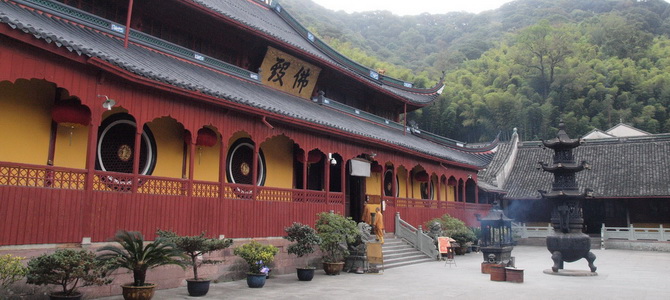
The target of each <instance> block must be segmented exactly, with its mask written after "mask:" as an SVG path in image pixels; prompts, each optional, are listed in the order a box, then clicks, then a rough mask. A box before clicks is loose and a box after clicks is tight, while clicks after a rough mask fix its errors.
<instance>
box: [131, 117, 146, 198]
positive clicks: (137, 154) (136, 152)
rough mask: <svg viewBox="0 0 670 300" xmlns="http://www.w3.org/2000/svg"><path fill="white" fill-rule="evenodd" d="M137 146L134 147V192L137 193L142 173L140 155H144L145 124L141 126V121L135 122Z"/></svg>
mask: <svg viewBox="0 0 670 300" xmlns="http://www.w3.org/2000/svg"><path fill="white" fill-rule="evenodd" d="M135 125H136V127H135V146H134V147H133V189H132V192H133V193H136V192H137V186H138V181H139V179H140V178H139V176H138V175H139V173H140V155H141V154H142V131H143V129H144V123H142V124H140V122H139V121H136V122H135Z"/></svg>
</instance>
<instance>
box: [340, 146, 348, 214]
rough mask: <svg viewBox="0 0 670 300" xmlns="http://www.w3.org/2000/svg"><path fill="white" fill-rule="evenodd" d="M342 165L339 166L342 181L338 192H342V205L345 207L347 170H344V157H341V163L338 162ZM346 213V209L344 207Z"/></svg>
mask: <svg viewBox="0 0 670 300" xmlns="http://www.w3.org/2000/svg"><path fill="white" fill-rule="evenodd" d="M340 163H341V164H342V165H341V166H340V176H342V177H341V179H342V180H340V186H341V187H340V191H342V205H346V202H347V193H346V191H345V189H346V187H347V182H346V180H347V168H346V161H345V160H344V157H342V161H341V162H340ZM345 211H346V207H345Z"/></svg>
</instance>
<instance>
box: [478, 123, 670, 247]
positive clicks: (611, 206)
mask: <svg viewBox="0 0 670 300" xmlns="http://www.w3.org/2000/svg"><path fill="white" fill-rule="evenodd" d="M567 130H569V128H568V129H567ZM541 146H542V144H541V142H540V141H520V140H519V137H518V135H517V134H516V132H515V133H514V134H513V135H512V139H511V141H509V142H501V143H499V144H498V152H497V153H496V155H495V157H494V158H493V160H492V161H491V163H490V164H489V165H488V166H487V167H486V168H485V169H483V170H482V171H481V172H480V174H479V179H480V181H479V182H478V186H479V189H480V192H479V194H480V200H483V201H493V200H499V201H501V202H502V203H503V206H504V209H505V213H506V214H507V215H508V216H510V217H511V218H513V219H515V222H523V223H529V224H533V225H535V226H544V225H547V224H548V223H549V222H550V218H551V216H550V214H551V206H550V205H549V202H548V201H546V200H544V199H542V198H541V196H540V193H539V192H538V190H543V191H549V190H551V186H552V181H553V176H552V174H550V173H547V172H542V170H541V169H539V167H540V166H539V165H538V162H540V161H544V162H547V161H551V159H552V155H553V152H552V151H551V150H550V149H545V148H544V147H541ZM668 153H670V134H667V133H666V134H650V133H648V132H645V131H642V130H639V129H637V128H634V127H632V126H630V125H627V124H618V125H616V126H614V127H612V128H611V129H608V130H606V131H601V130H597V129H595V130H593V131H591V132H589V133H587V134H586V135H584V136H583V137H582V145H581V146H580V147H578V148H576V149H575V150H574V157H575V160H577V161H578V162H581V161H586V162H587V163H588V165H589V166H590V170H584V171H582V172H579V173H577V175H576V180H577V182H578V184H579V187H580V189H581V192H585V190H584V189H585V188H589V189H590V190H589V191H588V194H589V195H590V197H587V198H586V199H585V200H584V202H583V214H584V225H585V228H584V231H586V232H587V233H592V234H596V233H600V230H601V227H602V225H603V224H605V226H608V227H628V226H630V225H633V226H635V227H658V226H659V225H663V226H664V227H667V226H668V225H670V184H669V183H668V172H669V171H668V170H670V155H668ZM484 199H487V200H484Z"/></svg>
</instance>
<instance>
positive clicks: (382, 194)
mask: <svg viewBox="0 0 670 300" xmlns="http://www.w3.org/2000/svg"><path fill="white" fill-rule="evenodd" d="M385 172H386V166H383V167H382V171H381V172H380V173H379V205H381V204H382V202H384V198H385V197H386V193H385V192H384V173H385Z"/></svg>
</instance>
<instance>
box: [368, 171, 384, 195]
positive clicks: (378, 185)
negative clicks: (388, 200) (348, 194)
mask: <svg viewBox="0 0 670 300" xmlns="http://www.w3.org/2000/svg"><path fill="white" fill-rule="evenodd" d="M365 193H366V194H368V195H381V194H382V173H381V172H371V173H370V177H367V178H365Z"/></svg>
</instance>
